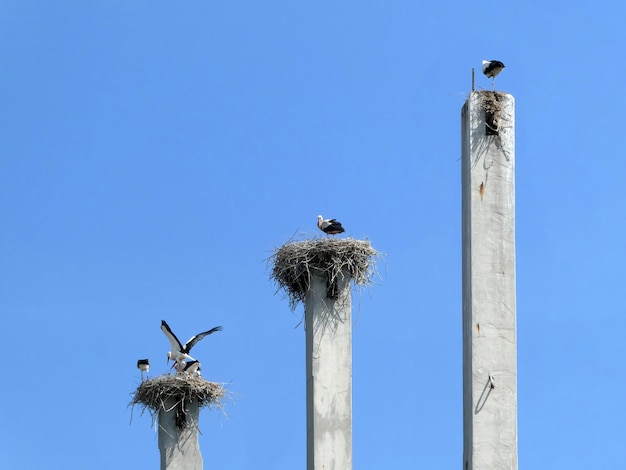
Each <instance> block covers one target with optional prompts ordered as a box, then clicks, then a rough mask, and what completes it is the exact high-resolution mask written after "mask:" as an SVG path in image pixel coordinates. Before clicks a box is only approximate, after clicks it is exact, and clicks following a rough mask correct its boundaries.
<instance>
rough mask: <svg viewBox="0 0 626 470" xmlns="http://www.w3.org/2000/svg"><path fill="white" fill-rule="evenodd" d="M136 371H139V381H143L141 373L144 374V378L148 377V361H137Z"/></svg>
mask: <svg viewBox="0 0 626 470" xmlns="http://www.w3.org/2000/svg"><path fill="white" fill-rule="evenodd" d="M137 369H139V370H140V371H141V380H143V373H144V372H145V373H146V377H147V376H148V371H149V370H150V361H149V360H148V359H139V360H138V361H137Z"/></svg>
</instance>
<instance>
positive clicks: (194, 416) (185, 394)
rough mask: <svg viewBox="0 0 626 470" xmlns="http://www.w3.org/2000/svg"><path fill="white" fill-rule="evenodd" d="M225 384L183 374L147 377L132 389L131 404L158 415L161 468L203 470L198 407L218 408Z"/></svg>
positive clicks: (169, 469) (165, 469)
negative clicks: (133, 390)
mask: <svg viewBox="0 0 626 470" xmlns="http://www.w3.org/2000/svg"><path fill="white" fill-rule="evenodd" d="M224 393H225V392H224V387H222V386H221V385H220V384H217V383H215V382H208V381H206V380H204V379H203V378H202V377H199V376H195V375H193V374H188V373H182V374H176V375H170V374H165V375H159V376H157V377H154V378H151V379H146V380H144V381H142V382H141V384H140V385H139V386H138V387H137V389H136V390H135V393H134V394H133V399H132V401H131V402H130V405H132V406H134V405H140V406H142V407H143V408H144V410H145V409H148V410H150V414H151V415H152V417H153V419H154V418H155V417H158V429H159V431H158V432H159V451H160V453H161V470H202V455H201V454H200V446H199V443H198V424H199V415H200V409H202V408H204V407H207V406H208V407H216V408H221V401H222V399H223V398H224Z"/></svg>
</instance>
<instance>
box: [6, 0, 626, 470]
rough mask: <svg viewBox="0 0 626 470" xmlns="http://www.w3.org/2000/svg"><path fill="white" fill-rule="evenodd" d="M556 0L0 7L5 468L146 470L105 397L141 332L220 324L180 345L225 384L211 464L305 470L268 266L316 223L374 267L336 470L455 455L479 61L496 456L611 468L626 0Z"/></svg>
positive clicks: (288, 357) (287, 339)
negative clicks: (498, 105) (512, 303)
mask: <svg viewBox="0 0 626 470" xmlns="http://www.w3.org/2000/svg"><path fill="white" fill-rule="evenodd" d="M552 3H553V4H554V6H551V5H550V2H548V3H546V2H544V1H536V0H531V1H529V2H517V3H515V5H514V6H510V4H508V3H507V2H501V1H488V2H483V3H479V4H477V3H471V2H461V1H448V2H430V3H429V2H417V1H402V0H400V1H396V2H373V1H354V0H348V1H345V2H328V1H321V2H320V1H318V2H300V1H293V0H291V1H274V2H258V1H237V0H233V1H229V2H216V1H205V0H202V1H201V0H185V1H181V0H168V1H162V0H124V1H118V0H108V1H84V0H57V1H54V2H51V1H36V0H30V1H29V0H4V1H2V3H1V5H0V57H1V66H0V84H1V86H0V102H1V103H2V105H1V108H2V111H1V112H0V133H1V134H0V135H1V138H0V155H1V157H0V204H1V208H2V216H1V217H0V250H1V252H0V255H1V259H2V263H1V271H0V314H1V318H2V328H3V336H4V348H3V359H4V373H3V378H2V380H1V382H0V383H1V384H2V386H0V402H1V403H2V404H3V406H2V407H1V409H0V423H2V425H1V426H0V452H1V453H2V466H3V467H5V468H20V469H43V468H45V469H63V470H68V469H85V468H89V469H91V470H99V469H121V468H124V469H154V468H158V462H159V455H158V448H157V438H156V433H155V431H154V429H153V428H151V420H150V418H149V416H147V415H144V416H140V413H139V410H138V409H135V411H134V416H133V421H132V424H130V425H129V422H130V418H131V410H130V408H128V407H127V404H128V402H129V401H130V393H131V392H132V391H133V390H134V389H135V387H136V386H137V384H138V383H139V373H138V371H137V369H136V368H135V362H136V360H137V359H138V358H143V357H149V358H150V359H151V361H152V364H153V367H152V372H153V373H154V374H157V373H162V372H165V371H166V364H165V361H166V357H165V355H166V352H167V351H168V350H169V345H168V343H167V340H166V338H165V336H164V335H163V334H162V333H161V331H160V330H159V325H160V321H161V319H165V320H167V321H168V322H169V324H170V325H171V326H172V328H173V329H174V331H175V332H177V333H179V334H180V336H182V337H185V339H187V337H189V336H191V335H192V334H195V333H198V332H199V331H202V330H204V329H208V328H211V327H213V326H216V325H223V327H224V331H223V332H221V333H219V334H215V335H213V336H211V337H209V338H207V339H205V340H204V341H203V342H202V343H200V344H199V345H198V346H196V352H197V357H198V358H199V359H201V360H202V362H203V370H204V376H205V377H206V378H208V379H210V380H214V381H217V382H224V383H228V384H229V385H228V390H229V391H230V393H231V399H230V400H228V401H227V402H226V404H225V407H224V412H225V414H226V416H224V415H223V414H221V413H219V412H211V411H208V410H207V411H204V412H203V414H202V415H201V430H202V436H201V438H200V445H201V449H202V452H203V455H204V460H205V467H206V468H223V469H229V470H249V469H271V470H294V469H301V468H304V466H305V370H304V366H305V364H304V346H305V344H304V331H303V328H302V325H300V321H301V319H302V307H299V308H298V310H297V311H295V312H291V311H290V310H289V308H288V303H287V301H286V300H285V299H284V298H283V297H282V296H281V295H275V289H276V286H275V285H273V284H272V283H271V282H270V280H269V278H268V275H269V271H268V268H267V265H266V261H265V260H266V258H267V257H268V256H269V255H270V254H271V252H272V250H273V249H274V248H275V247H278V246H280V245H282V244H283V243H284V242H286V241H287V240H289V238H290V237H291V236H292V235H294V234H296V236H298V237H305V236H317V234H318V232H317V228H316V227H315V222H316V216H317V214H318V213H321V214H323V215H325V216H328V217H336V218H338V219H339V220H341V221H342V222H343V224H344V226H345V227H346V229H347V235H349V236H353V237H356V238H367V239H369V240H371V242H372V244H373V246H374V247H375V248H376V249H378V250H379V251H381V252H384V253H385V254H386V257H385V261H384V263H383V264H381V265H380V272H381V276H382V279H380V280H379V282H378V284H377V285H375V286H373V287H372V288H371V289H369V290H368V291H365V292H362V293H361V294H360V296H359V295H357V296H356V297H355V318H357V321H356V325H355V330H354V371H353V372H354V382H353V396H354V467H355V468H356V469H373V470H378V469H412V468H429V469H454V468H460V466H461V461H462V378H461V360H462V356H461V256H460V254H461V228H460V227H461V226H460V224H461V211H460V208H461V200H460V181H461V180H460V171H461V169H460V161H459V157H460V148H461V144H460V114H461V107H462V105H463V102H464V100H465V98H466V96H467V93H468V92H469V90H470V86H471V69H472V67H475V68H477V69H478V68H479V67H480V64H481V60H482V59H484V58H487V59H499V60H502V61H503V62H504V63H505V64H506V65H507V68H506V69H505V70H504V72H502V73H501V74H500V76H499V77H498V78H497V80H496V84H497V88H498V89H499V90H501V91H505V92H508V93H511V94H513V95H514V96H515V99H516V111H517V114H516V143H517V147H516V170H517V175H516V176H517V180H516V184H517V195H516V196H517V220H516V222H517V261H518V265H517V268H518V269H517V276H518V277H517V280H518V285H517V289H518V290H517V295H518V297H517V300H518V305H517V306H518V311H517V313H518V363H519V366H518V367H519V376H518V381H519V461H520V468H528V469H591V468H593V469H615V468H626V455H625V454H624V451H623V447H624V442H626V431H625V430H624V429H625V428H624V422H625V421H626V412H625V411H624V390H625V389H626V367H625V366H624V358H625V357H626V341H624V332H625V331H626V308H625V307H624V291H625V290H626V287H625V286H626V263H625V261H626V248H625V243H624V231H625V222H624V220H625V217H624V211H625V203H626V189H625V185H624V174H625V173H626V163H625V161H626V145H625V143H624V142H625V141H624V139H623V135H624V109H625V104H626V100H625V98H624V97H625V96H626V89H625V88H626V86H625V83H626V80H625V76H626V65H625V60H624V47H625V45H626V30H625V29H624V18H626V7H625V6H624V5H623V4H622V3H620V2H616V1H614V0H611V1H606V0H600V1H596V2H592V3H588V2H575V3H574V4H572V3H569V4H567V5H566V4H564V3H562V2H552ZM477 86H478V87H482V88H489V87H490V81H489V80H487V79H486V78H485V77H483V76H482V75H480V74H479V75H478V76H477Z"/></svg>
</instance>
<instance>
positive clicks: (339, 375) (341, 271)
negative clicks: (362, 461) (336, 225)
mask: <svg viewBox="0 0 626 470" xmlns="http://www.w3.org/2000/svg"><path fill="white" fill-rule="evenodd" d="M378 256H379V253H378V252H377V251H376V250H374V249H373V248H372V246H371V245H370V243H369V241H367V240H355V239H353V238H347V239H335V238H322V239H317V240H307V241H301V242H292V243H286V244H285V245H283V246H282V247H280V248H278V249H277V250H276V251H275V252H274V255H273V256H272V258H271V261H272V263H273V265H274V266H273V269H272V279H273V280H274V281H276V283H277V284H278V286H279V288H280V289H284V291H285V292H286V294H287V297H288V298H289V303H290V305H291V307H292V308H295V307H296V305H297V304H299V303H300V302H303V303H304V316H305V330H306V331H305V335H306V411H307V413H306V417H307V470H350V469H351V468H352V300H351V299H352V293H351V282H354V284H355V285H357V286H368V285H370V284H371V282H372V276H373V274H374V272H375V267H374V260H375V259H376V258H377V257H378Z"/></svg>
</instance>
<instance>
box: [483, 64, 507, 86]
mask: <svg viewBox="0 0 626 470" xmlns="http://www.w3.org/2000/svg"><path fill="white" fill-rule="evenodd" d="M503 69H504V64H503V63H502V62H500V61H499V60H483V73H484V74H485V75H486V76H487V78H491V80H492V81H491V89H492V90H495V88H496V75H498V74H499V73H500V72H502V70H503Z"/></svg>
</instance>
